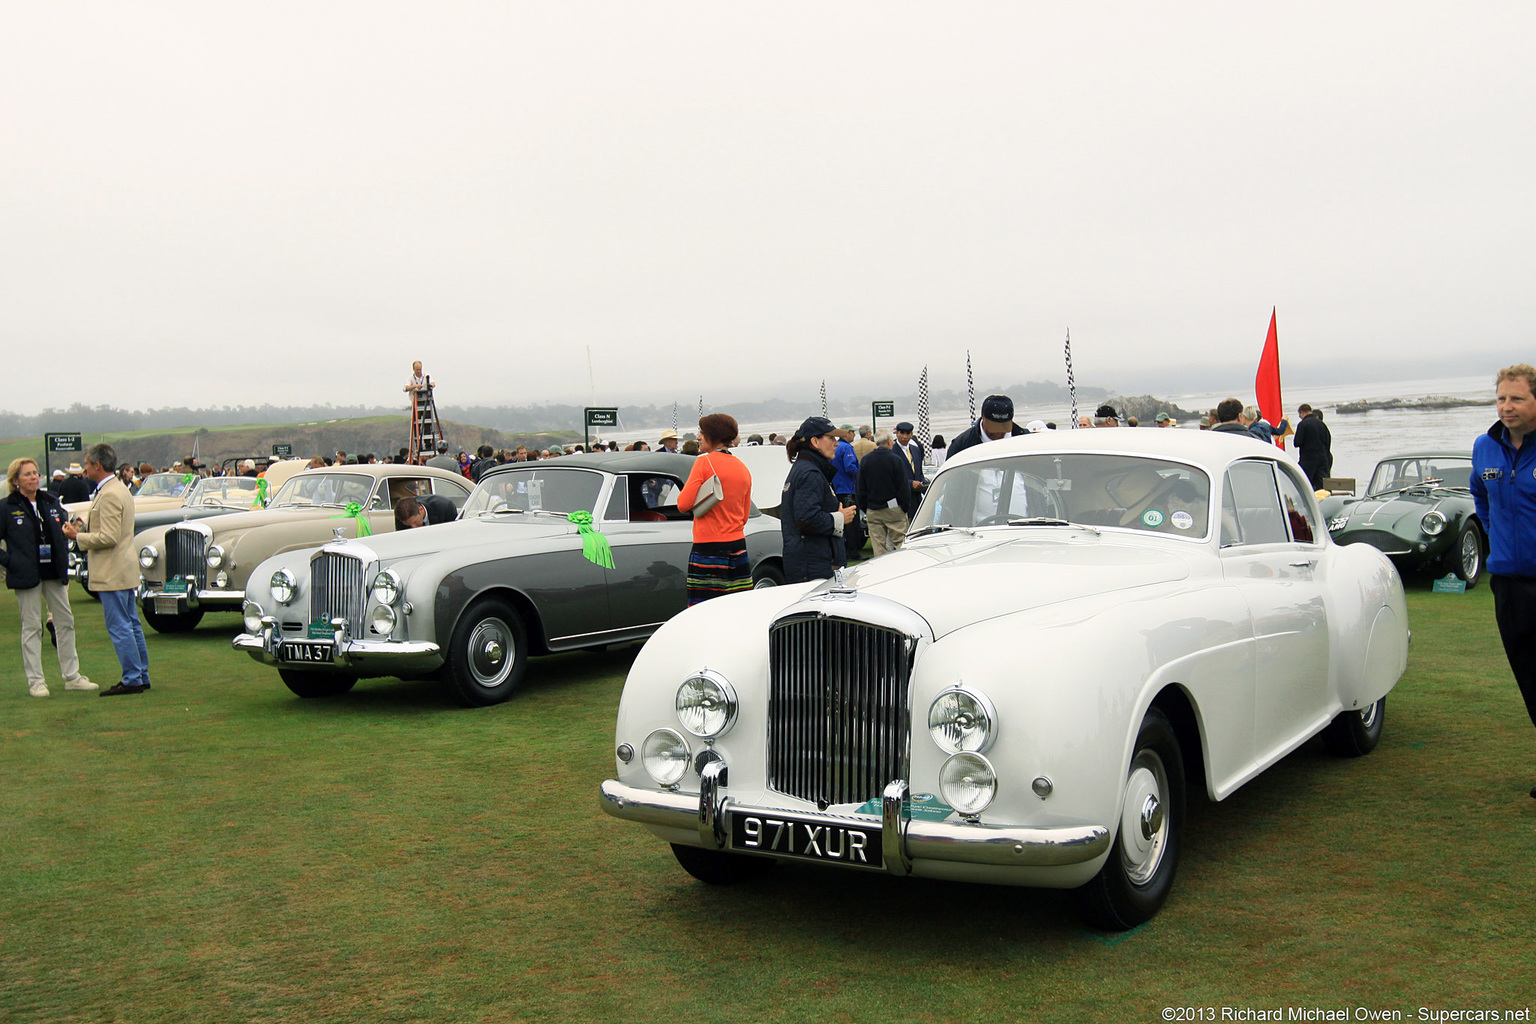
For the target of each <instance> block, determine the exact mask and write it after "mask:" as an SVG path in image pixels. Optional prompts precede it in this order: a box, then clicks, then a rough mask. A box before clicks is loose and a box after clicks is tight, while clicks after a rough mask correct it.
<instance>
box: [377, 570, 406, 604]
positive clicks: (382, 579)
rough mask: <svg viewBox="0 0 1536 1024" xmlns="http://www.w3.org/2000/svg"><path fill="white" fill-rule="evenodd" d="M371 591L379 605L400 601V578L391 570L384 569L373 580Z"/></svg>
mask: <svg viewBox="0 0 1536 1024" xmlns="http://www.w3.org/2000/svg"><path fill="white" fill-rule="evenodd" d="M371 589H372V590H373V599H374V600H375V601H377V602H379V604H394V603H395V602H396V601H398V600H400V577H399V576H397V575H395V571H394V570H393V569H385V570H384V571H383V572H381V573H379V574H378V575H377V576H375V577H374V578H373V584H372V586H371Z"/></svg>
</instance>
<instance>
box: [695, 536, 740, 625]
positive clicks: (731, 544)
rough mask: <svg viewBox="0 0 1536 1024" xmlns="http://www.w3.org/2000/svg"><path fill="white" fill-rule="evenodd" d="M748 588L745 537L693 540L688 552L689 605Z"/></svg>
mask: <svg viewBox="0 0 1536 1024" xmlns="http://www.w3.org/2000/svg"><path fill="white" fill-rule="evenodd" d="M751 589H752V563H751V561H750V560H749V559H748V558H747V542H746V539H745V538H743V539H741V540H722V541H709V542H697V541H696V542H695V543H694V545H693V550H692V551H690V552H689V553H688V607H690V608H692V607H693V606H694V605H696V604H698V603H699V602H700V601H708V600H709V599H710V598H712V597H719V596H720V595H722V594H734V593H737V592H739V591H743V590H751Z"/></svg>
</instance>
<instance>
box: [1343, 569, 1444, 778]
mask: <svg viewBox="0 0 1536 1024" xmlns="http://www.w3.org/2000/svg"><path fill="white" fill-rule="evenodd" d="M1467 586H1471V584H1470V583H1469V584H1467ZM1386 721H1387V698H1385V697H1383V698H1381V699H1380V700H1378V701H1377V702H1376V703H1374V704H1370V705H1367V706H1366V707H1363V708H1360V709H1359V710H1358V711H1340V712H1339V713H1338V715H1336V716H1335V717H1334V719H1333V721H1331V722H1329V723H1328V728H1326V729H1324V730H1323V746H1324V747H1326V748H1327V749H1328V752H1329V753H1331V754H1337V755H1339V756H1340V757H1364V756H1365V755H1366V754H1369V753H1370V752H1371V751H1373V750H1375V749H1376V744H1378V743H1380V742H1381V727H1382V726H1383V725H1385V724H1386Z"/></svg>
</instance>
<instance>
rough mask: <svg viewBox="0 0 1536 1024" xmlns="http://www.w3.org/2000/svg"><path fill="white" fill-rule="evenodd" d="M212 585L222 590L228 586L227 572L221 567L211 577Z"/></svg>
mask: <svg viewBox="0 0 1536 1024" xmlns="http://www.w3.org/2000/svg"><path fill="white" fill-rule="evenodd" d="M213 585H214V586H216V587H218V588H219V589H220V590H223V589H224V588H225V587H227V586H229V573H227V572H225V571H224V570H223V569H220V570H219V571H218V573H217V574H216V575H215V576H214V577H213Z"/></svg>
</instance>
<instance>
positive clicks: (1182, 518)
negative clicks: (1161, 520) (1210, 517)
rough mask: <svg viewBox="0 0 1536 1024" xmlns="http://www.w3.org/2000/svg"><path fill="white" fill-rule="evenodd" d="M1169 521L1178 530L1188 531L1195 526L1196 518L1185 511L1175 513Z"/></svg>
mask: <svg viewBox="0 0 1536 1024" xmlns="http://www.w3.org/2000/svg"><path fill="white" fill-rule="evenodd" d="M1168 521H1169V522H1170V523H1172V524H1173V525H1174V527H1175V528H1176V529H1180V530H1187V529H1189V528H1190V527H1191V526H1194V525H1195V517H1194V516H1192V515H1190V514H1189V513H1188V512H1185V511H1183V510H1180V511H1178V512H1175V513H1174V514H1173V515H1171V516H1169V517H1168Z"/></svg>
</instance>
